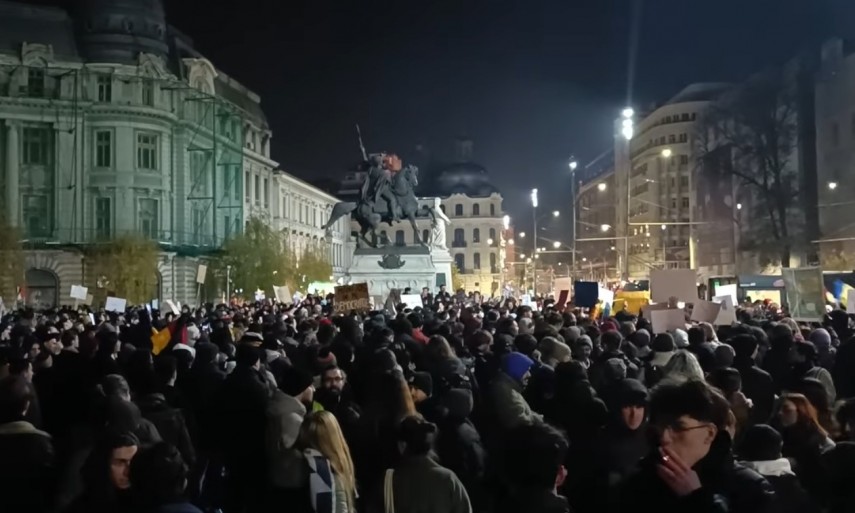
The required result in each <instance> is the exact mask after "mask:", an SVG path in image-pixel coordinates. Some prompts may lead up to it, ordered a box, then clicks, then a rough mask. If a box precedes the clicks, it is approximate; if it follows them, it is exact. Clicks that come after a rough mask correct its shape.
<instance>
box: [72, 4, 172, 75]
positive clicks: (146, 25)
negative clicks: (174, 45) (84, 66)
mask: <svg viewBox="0 0 855 513" xmlns="http://www.w3.org/2000/svg"><path fill="white" fill-rule="evenodd" d="M75 18H76V20H77V25H78V31H79V33H80V42H81V49H82V51H83V54H84V56H85V57H86V59H87V60H89V61H90V62H93V61H94V62H116V63H122V64H134V63H136V62H137V59H138V56H139V54H140V53H150V54H155V55H159V56H161V57H166V56H167V54H168V51H169V49H168V47H167V45H166V30H167V27H166V14H165V13H164V10H163V2H162V1H161V0H82V1H81V2H80V3H79V5H78V8H77V14H76V16H75Z"/></svg>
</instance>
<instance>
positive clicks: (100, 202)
mask: <svg viewBox="0 0 855 513" xmlns="http://www.w3.org/2000/svg"><path fill="white" fill-rule="evenodd" d="M112 236H113V209H112V206H111V205H110V198H95V237H97V238H98V239H109V238H110V237H112Z"/></svg>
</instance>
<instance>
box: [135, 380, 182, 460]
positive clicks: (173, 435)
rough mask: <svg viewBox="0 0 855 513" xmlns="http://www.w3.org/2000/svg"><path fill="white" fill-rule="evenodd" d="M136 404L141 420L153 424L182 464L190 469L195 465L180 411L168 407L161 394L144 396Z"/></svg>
mask: <svg viewBox="0 0 855 513" xmlns="http://www.w3.org/2000/svg"><path fill="white" fill-rule="evenodd" d="M136 403H137V406H139V409H140V412H141V413H142V416H143V418H146V419H148V420H149V421H151V423H152V424H154V426H155V427H156V428H157V432H158V433H160V437H161V438H162V439H163V441H164V442H168V443H170V444H172V445H174V446H175V447H176V448H177V449H178V452H180V453H181V458H182V459H183V460H184V463H186V464H187V466H188V467H190V468H192V467H193V465H194V464H195V463H196V451H195V450H194V449H193V443H192V441H191V440H190V433H189V432H188V430H187V422H186V420H185V419H184V414H183V413H182V412H181V410H179V409H176V408H172V407H170V406H169V404H167V402H166V398H165V397H164V395H163V394H149V395H145V396H142V397H139V398H137V401H136Z"/></svg>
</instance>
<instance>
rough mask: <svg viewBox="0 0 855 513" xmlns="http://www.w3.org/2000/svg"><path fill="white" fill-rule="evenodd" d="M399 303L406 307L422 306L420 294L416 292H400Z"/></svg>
mask: <svg viewBox="0 0 855 513" xmlns="http://www.w3.org/2000/svg"><path fill="white" fill-rule="evenodd" d="M401 303H403V304H405V305H407V308H415V307H417V306H419V307H421V306H423V303H422V296H420V295H418V294H402V295H401Z"/></svg>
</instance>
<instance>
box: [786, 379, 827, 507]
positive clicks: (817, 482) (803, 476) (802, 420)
mask: <svg viewBox="0 0 855 513" xmlns="http://www.w3.org/2000/svg"><path fill="white" fill-rule="evenodd" d="M774 425H775V427H776V428H778V431H779V432H780V433H781V436H782V437H783V439H784V448H783V454H784V457H785V458H789V459H790V460H791V461H793V462H794V463H795V466H794V467H795V468H794V469H793V470H794V471H795V472H796V475H797V476H798V477H799V480H800V481H801V482H802V485H803V486H804V487H805V489H807V491H808V492H809V493H810V494H811V495H812V496H814V497H816V496H820V495H821V493H822V490H823V486H824V484H823V481H824V474H823V471H822V469H823V464H822V454H823V453H825V452H826V451H828V450H829V449H831V448H832V447H834V442H832V441H831V439H830V438H829V437H828V432H826V430H825V429H824V428H823V427H822V426H821V425H820V423H819V419H818V415H817V412H816V408H814V407H813V405H812V404H811V403H810V401H808V399H807V397H805V396H804V395H802V394H793V393H785V394H784V395H783V396H782V397H781V400H780V402H779V404H778V413H777V416H776V418H775V422H774Z"/></svg>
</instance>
